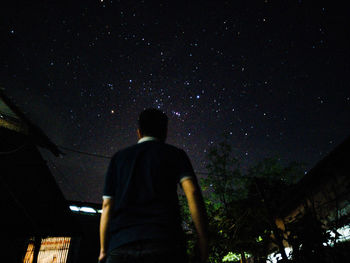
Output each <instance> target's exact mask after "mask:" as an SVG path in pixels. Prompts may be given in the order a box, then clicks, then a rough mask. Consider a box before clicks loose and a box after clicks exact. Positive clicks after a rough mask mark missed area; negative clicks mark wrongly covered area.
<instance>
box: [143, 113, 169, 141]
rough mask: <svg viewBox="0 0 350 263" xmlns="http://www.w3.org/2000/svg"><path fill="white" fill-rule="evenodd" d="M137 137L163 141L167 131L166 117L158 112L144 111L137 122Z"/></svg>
mask: <svg viewBox="0 0 350 263" xmlns="http://www.w3.org/2000/svg"><path fill="white" fill-rule="evenodd" d="M138 124H139V129H138V132H139V136H140V137H143V136H152V137H156V138H158V139H160V140H162V141H165V139H166V136H167V131H168V117H167V116H166V115H165V113H163V112H162V111H160V110H157V109H146V110H144V111H143V112H141V114H140V116H139V120H138Z"/></svg>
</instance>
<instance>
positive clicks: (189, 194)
mask: <svg viewBox="0 0 350 263" xmlns="http://www.w3.org/2000/svg"><path fill="white" fill-rule="evenodd" d="M181 186H182V189H183V191H184V193H185V195H186V198H187V202H188V207H189V210H190V213H191V217H192V220H193V223H194V226H195V228H196V231H197V234H198V245H199V249H200V255H201V262H207V260H208V218H207V214H206V210H205V205H204V201H203V197H202V193H201V189H200V187H199V185H198V183H197V181H196V180H193V179H191V178H189V179H186V180H184V181H183V182H182V183H181Z"/></svg>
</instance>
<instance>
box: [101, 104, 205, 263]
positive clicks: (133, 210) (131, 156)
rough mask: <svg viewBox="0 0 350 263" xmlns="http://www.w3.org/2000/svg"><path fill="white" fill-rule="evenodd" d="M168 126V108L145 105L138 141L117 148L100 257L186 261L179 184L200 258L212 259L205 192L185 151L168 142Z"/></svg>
mask: <svg viewBox="0 0 350 263" xmlns="http://www.w3.org/2000/svg"><path fill="white" fill-rule="evenodd" d="M167 126H168V117H167V116H166V114H165V113H164V112H162V111H160V110H158V109H145V110H144V111H142V112H141V113H140V116H139V119H138V129H137V135H138V138H139V141H138V144H136V145H133V146H131V147H129V148H126V149H124V150H121V151H119V152H118V153H116V154H115V155H114V156H113V158H112V160H111V162H110V165H109V168H108V171H107V175H106V178H105V187H104V192H103V194H104V196H103V204H102V207H103V210H102V215H101V220H100V255H99V260H100V261H103V260H106V259H107V263H126V262H127V263H136V262H143V263H145V262H152V263H155V262H162V261H163V260H164V259H166V261H167V262H174V263H175V262H176V263H179V262H187V255H186V248H185V246H184V233H183V231H182V227H181V217H180V209H179V204H178V197H177V184H178V183H181V187H182V189H183V191H184V193H185V195H186V199H187V202H188V207H189V210H190V213H191V217H192V219H193V223H194V226H195V228H196V232H197V234H198V247H199V252H200V258H201V261H202V262H206V260H207V258H208V237H207V236H208V235H207V216H206V212H205V205H204V202H203V197H202V194H201V190H200V187H199V185H198V182H197V179H196V176H195V174H194V172H193V168H192V165H191V162H190V160H189V159H188V157H187V155H186V153H185V152H184V151H183V150H180V149H177V148H176V147H174V146H171V145H168V144H165V143H164V142H165V140H166V137H167V132H168V128H167ZM108 244H109V245H108ZM108 251H109V252H108Z"/></svg>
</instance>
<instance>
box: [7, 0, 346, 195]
mask: <svg viewBox="0 0 350 263" xmlns="http://www.w3.org/2000/svg"><path fill="white" fill-rule="evenodd" d="M7 2H10V3H6V4H5V5H4V6H3V7H2V8H1V11H0V14H1V16H0V26H1V28H0V29H1V41H0V47H1V48H0V86H1V87H3V88H4V89H5V92H6V94H7V95H8V96H9V97H10V98H11V99H12V100H13V101H14V102H15V103H16V104H17V106H19V107H20V108H21V109H22V110H23V112H25V114H26V115H27V116H28V118H29V119H30V120H32V121H33V122H34V123H36V124H37V125H38V126H40V127H41V128H42V129H43V131H44V132H45V133H46V134H47V135H48V136H49V138H51V140H52V141H53V142H54V143H55V144H57V145H58V146H60V147H65V148H69V149H73V150H76V151H81V152H86V153H91V154H96V155H101V156H100V157H98V156H91V155H87V154H81V153H77V152H72V151H69V150H62V151H63V152H64V153H65V155H64V156H63V157H61V158H56V157H54V156H53V155H52V154H50V153H48V152H46V151H45V150H43V151H42V153H43V156H44V158H45V159H46V160H47V162H48V165H49V167H50V169H51V171H52V173H53V175H54V176H55V178H56V180H57V182H58V184H59V186H60V187H61V189H62V191H63V193H64V195H65V196H66V198H67V199H68V200H80V201H88V202H101V192H102V184H103V177H104V173H105V171H106V168H107V165H108V158H104V157H108V156H111V155H112V154H113V153H114V152H115V151H117V150H119V149H122V148H125V147H127V146H129V145H131V144H133V143H135V142H136V140H137V137H136V128H137V125H136V121H137V117H138V114H139V113H140V111H142V110H143V109H144V108H148V107H155V108H159V109H161V110H163V111H164V112H165V113H166V114H167V115H168V117H169V135H168V140H167V142H168V143H170V144H173V145H175V146H178V147H180V148H183V149H184V150H185V151H186V152H187V153H188V155H189V157H190V159H191V160H192V163H193V166H194V169H195V170H196V171H198V172H205V166H206V159H205V156H206V152H207V151H208V149H209V148H210V147H211V146H213V145H215V144H216V143H218V142H220V141H222V139H223V137H224V135H226V136H228V139H229V141H230V143H231V144H232V146H233V147H234V154H235V156H236V157H237V158H238V159H239V160H240V162H241V164H242V167H243V168H248V167H249V166H251V165H253V164H255V163H256V162H258V161H259V160H262V159H263V158H266V157H271V156H278V157H279V158H280V160H281V161H282V162H285V163H288V162H291V161H299V162H304V163H306V170H308V169H310V168H312V167H313V166H314V165H315V164H316V163H317V162H318V161H319V160H321V159H322V158H323V157H324V156H325V155H326V154H327V153H329V151H331V150H332V149H334V147H335V146H336V145H337V144H339V143H341V142H342V141H343V140H344V139H345V138H346V137H347V136H349V131H350V88H349V76H350V67H349V46H350V43H349V42H350V41H349V39H350V37H349V29H348V28H347V27H346V24H347V23H349V21H348V20H349V19H348V14H347V13H346V10H347V9H345V7H344V6H341V5H339V4H338V5H335V4H334V3H333V4H332V1H327V2H323V1H302V0H299V1H298V0H293V1H286V0H285V1H272V0H260V1H198V2H197V1H168V2H162V1H146V0H144V1H133V0H128V1H117V0H103V1H102V0H98V1H97V0H86V1H81V0H80V1H79V0H77V1H70V2H69V3H66V2H65V1H7ZM169 2H172V3H169Z"/></svg>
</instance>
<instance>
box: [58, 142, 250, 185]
mask: <svg viewBox="0 0 350 263" xmlns="http://www.w3.org/2000/svg"><path fill="white" fill-rule="evenodd" d="M58 147H59V148H61V149H62V150H66V151H69V152H73V153H78V154H83V155H87V156H92V157H97V158H103V159H109V160H110V159H111V158H112V156H107V155H103V154H97V153H90V152H84V151H80V150H76V149H72V148H69V147H65V146H58ZM195 173H196V174H201V175H209V173H208V172H202V171H195ZM233 177H235V178H255V177H254V176H246V175H244V176H240V175H238V176H237V175H236V176H233Z"/></svg>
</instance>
